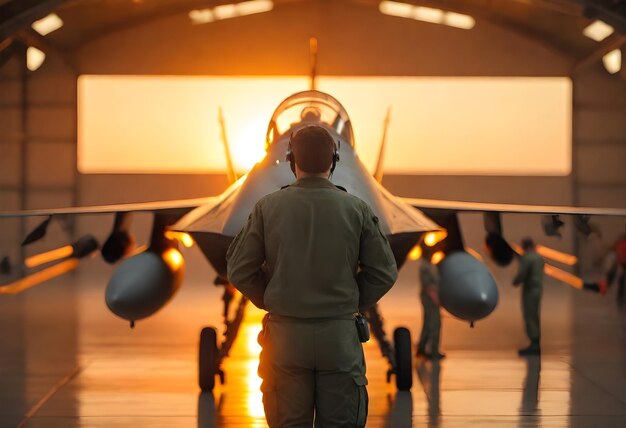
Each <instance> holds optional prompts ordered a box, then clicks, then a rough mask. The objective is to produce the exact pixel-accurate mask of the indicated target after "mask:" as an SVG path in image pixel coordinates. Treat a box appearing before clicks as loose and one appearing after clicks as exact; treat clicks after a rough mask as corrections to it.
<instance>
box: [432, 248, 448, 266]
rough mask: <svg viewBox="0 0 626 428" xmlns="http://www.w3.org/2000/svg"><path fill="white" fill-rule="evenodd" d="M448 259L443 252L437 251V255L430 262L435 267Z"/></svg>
mask: <svg viewBox="0 0 626 428" xmlns="http://www.w3.org/2000/svg"><path fill="white" fill-rule="evenodd" d="M445 258H446V255H445V253H444V252H443V251H437V252H436V253H435V254H433V256H432V257H431V258H430V262H431V263H432V264H434V265H436V264H438V263H439V262H441V261H442V260H443V259H445Z"/></svg>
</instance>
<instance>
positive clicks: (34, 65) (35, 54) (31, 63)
mask: <svg viewBox="0 0 626 428" xmlns="http://www.w3.org/2000/svg"><path fill="white" fill-rule="evenodd" d="M45 60H46V54H45V53H44V52H43V51H41V50H39V49H37V48H34V47H32V46H30V47H29V48H28V49H27V50H26V67H28V69H29V70H30V71H35V70H37V69H38V68H39V67H41V64H43V62H44V61H45Z"/></svg>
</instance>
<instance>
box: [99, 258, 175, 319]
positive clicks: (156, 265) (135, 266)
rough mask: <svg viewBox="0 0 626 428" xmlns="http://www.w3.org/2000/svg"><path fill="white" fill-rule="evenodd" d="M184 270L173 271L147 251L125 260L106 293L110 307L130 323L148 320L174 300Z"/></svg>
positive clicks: (111, 280) (160, 259) (112, 278)
mask: <svg viewBox="0 0 626 428" xmlns="http://www.w3.org/2000/svg"><path fill="white" fill-rule="evenodd" d="M181 280H182V271H180V270H178V271H172V269H171V268H170V266H169V265H168V264H167V263H166V262H165V261H164V260H163V258H162V257H161V256H160V255H159V254H155V253H153V252H148V251H146V252H143V253H141V254H137V255H136V256H133V257H131V258H129V259H127V260H124V261H123V262H122V263H121V264H120V266H119V268H118V269H117V270H116V271H115V273H114V274H113V276H112V277H111V279H110V281H109V284H108V285H107V288H106V292H105V300H106V304H107V306H108V308H109V309H110V310H111V312H113V313H114V314H115V315H117V316H119V317H120V318H123V319H125V320H128V321H136V320H140V319H142V318H146V317H148V316H150V315H152V314H153V313H155V312H156V311H157V310H159V309H160V308H161V307H162V306H163V305H164V304H165V303H167V301H168V300H169V299H170V298H171V297H172V295H173V294H174V292H175V291H176V290H177V288H178V286H179V284H180V282H181Z"/></svg>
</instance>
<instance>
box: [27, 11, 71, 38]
mask: <svg viewBox="0 0 626 428" xmlns="http://www.w3.org/2000/svg"><path fill="white" fill-rule="evenodd" d="M62 26H63V21H62V20H61V18H59V16H58V15H57V14H56V13H51V14H50V15H48V16H46V17H45V18H41V19H40V20H39V21H35V22H33V24H32V25H31V27H32V28H33V30H35V31H36V32H38V33H39V34H41V35H42V36H45V35H46V34H50V33H52V32H53V31H55V30H58V29H59V28H61V27H62Z"/></svg>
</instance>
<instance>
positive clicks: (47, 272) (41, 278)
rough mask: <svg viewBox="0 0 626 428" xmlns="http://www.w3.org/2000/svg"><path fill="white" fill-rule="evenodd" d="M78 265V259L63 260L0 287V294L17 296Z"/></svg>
mask: <svg viewBox="0 0 626 428" xmlns="http://www.w3.org/2000/svg"><path fill="white" fill-rule="evenodd" d="M79 265H80V261H79V260H78V259H73V258H72V259H69V260H65V261H63V262H61V263H58V264H56V265H54V266H50V267H49V268H46V269H43V270H40V271H39V272H35V273H33V274H32V275H28V276H26V277H24V278H22V279H18V280H17V281H15V282H12V283H11V284H7V285H3V286H2V287H0V294H19V293H21V292H23V291H26V290H28V289H29V288H32V287H35V286H37V285H40V284H43V283H44V282H46V281H49V280H51V279H52V278H56V277H57V276H60V275H63V274H64V273H67V272H69V271H71V270H74V269H76V268H77V267H78V266H79Z"/></svg>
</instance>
